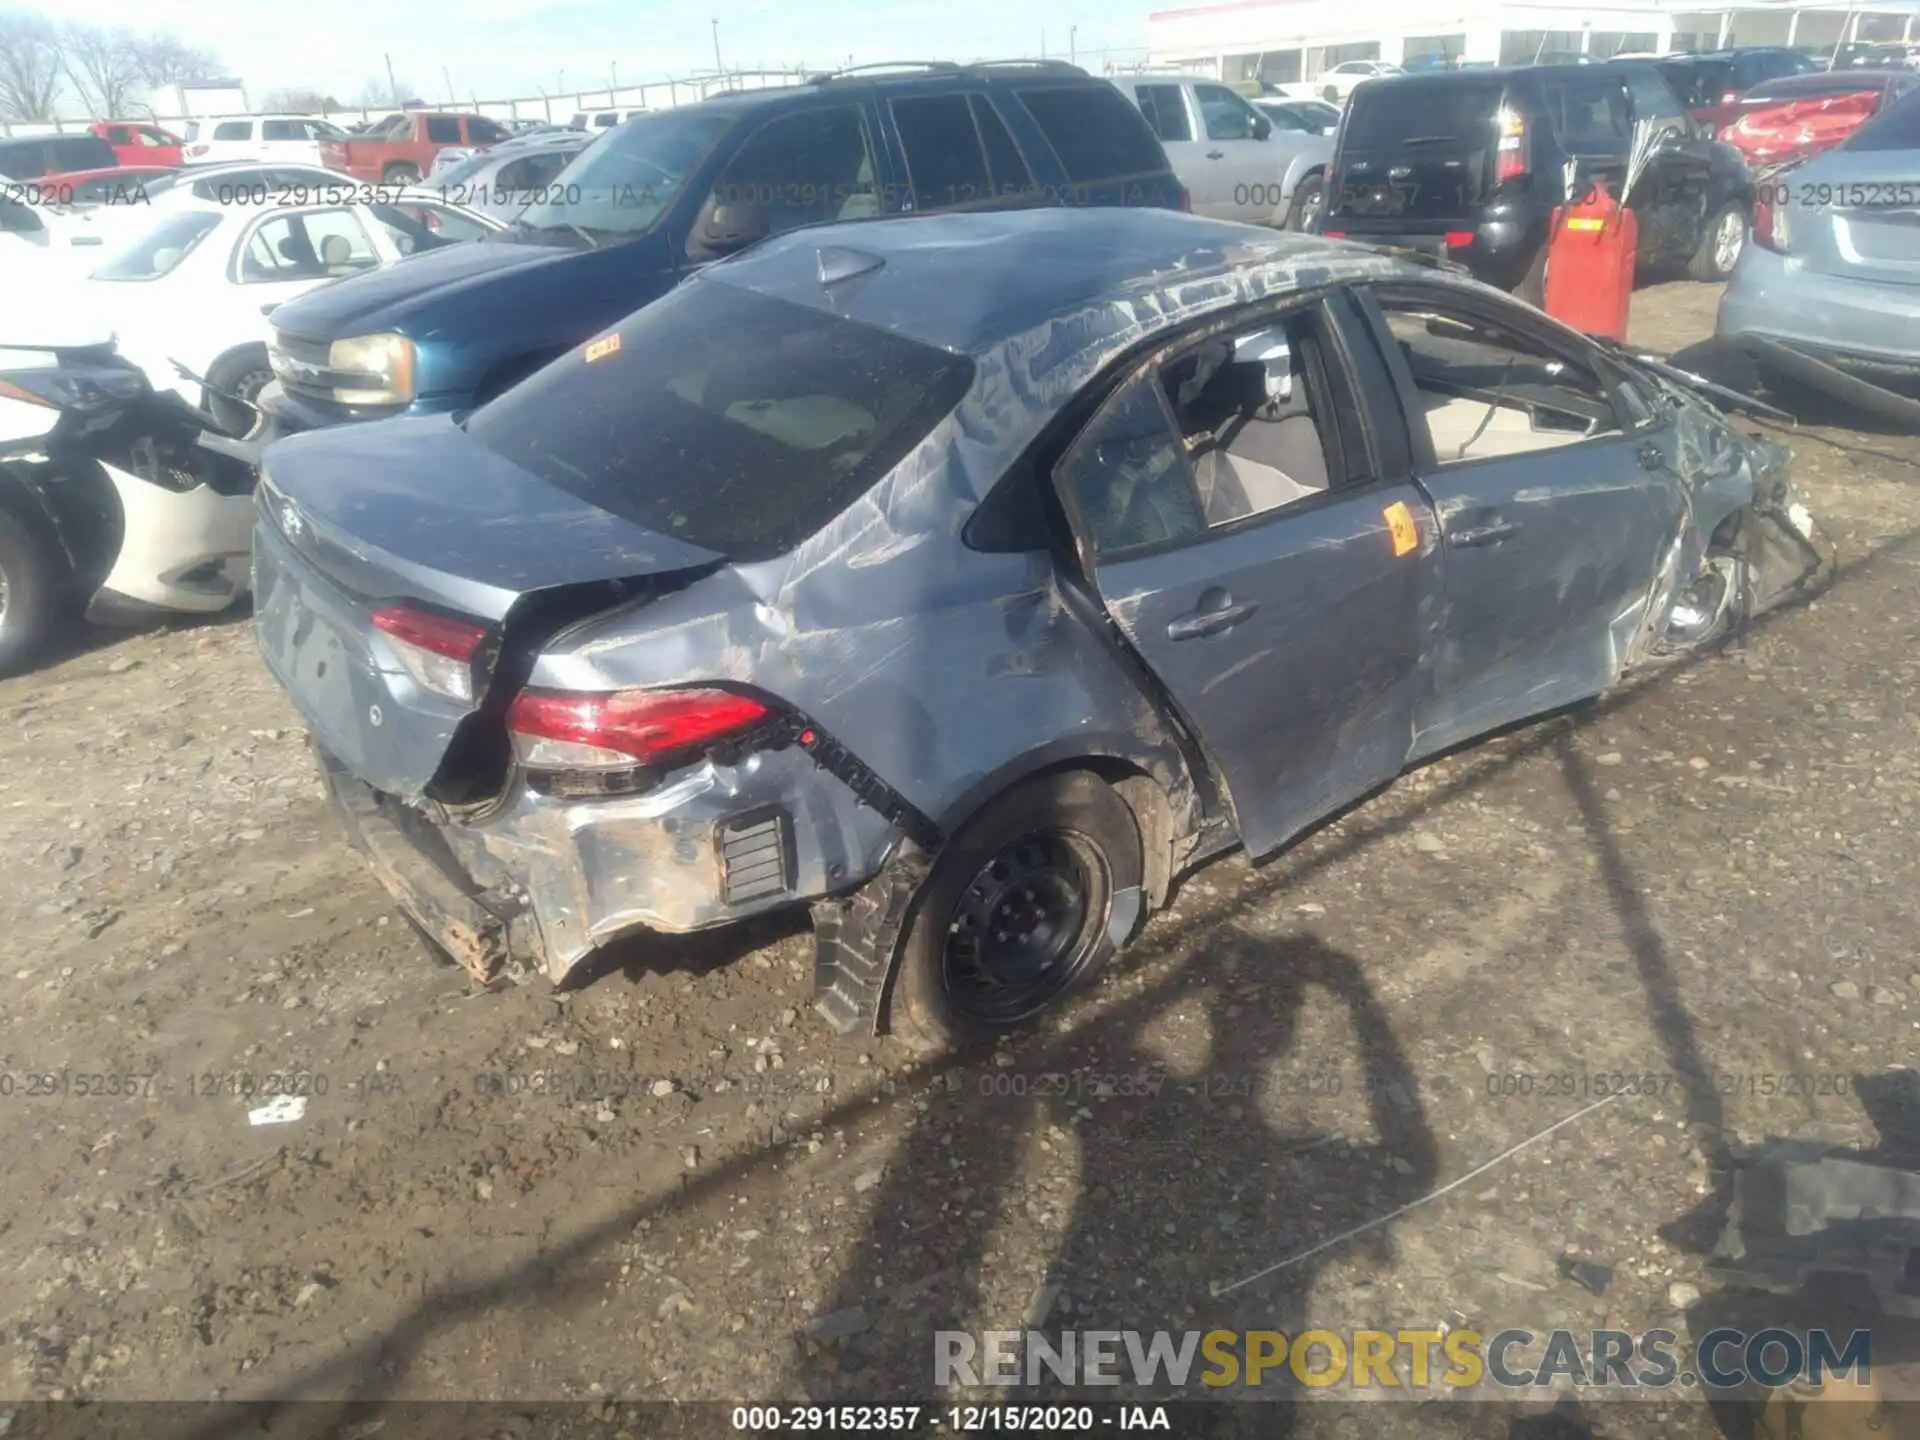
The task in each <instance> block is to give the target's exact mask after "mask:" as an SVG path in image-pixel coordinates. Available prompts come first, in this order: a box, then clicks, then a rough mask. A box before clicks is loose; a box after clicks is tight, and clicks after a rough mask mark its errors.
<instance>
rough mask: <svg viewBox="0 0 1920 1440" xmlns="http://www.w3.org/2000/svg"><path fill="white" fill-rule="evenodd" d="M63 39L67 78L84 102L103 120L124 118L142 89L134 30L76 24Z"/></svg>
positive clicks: (138, 48) (70, 26)
mask: <svg viewBox="0 0 1920 1440" xmlns="http://www.w3.org/2000/svg"><path fill="white" fill-rule="evenodd" d="M60 39H61V48H62V50H63V52H64V53H63V55H62V63H63V64H64V65H65V67H66V71H67V79H69V80H71V81H72V82H73V88H74V90H75V91H76V92H78V94H79V96H80V100H81V103H82V104H84V105H86V106H87V108H88V109H90V110H91V111H93V113H94V115H95V117H96V118H98V119H101V120H112V119H114V118H115V117H117V116H124V115H125V114H126V113H127V107H128V106H129V105H130V104H131V103H132V101H133V99H134V97H135V96H136V95H138V94H139V93H140V91H141V89H142V88H143V86H142V81H141V70H140V40H139V37H137V36H136V35H135V34H134V33H133V32H132V31H131V30H122V29H117V28H109V27H107V26H104V25H83V24H75V25H69V26H67V27H66V29H65V30H64V31H63V32H62V33H61V37H60Z"/></svg>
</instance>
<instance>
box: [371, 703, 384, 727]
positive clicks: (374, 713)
mask: <svg viewBox="0 0 1920 1440" xmlns="http://www.w3.org/2000/svg"><path fill="white" fill-rule="evenodd" d="M386 718H387V717H386V716H384V715H382V714H381V713H380V707H379V706H378V705H369V706H368V707H367V723H368V724H369V725H371V726H373V728H374V729H376V730H378V729H379V728H380V722H381V721H382V720H384V719H386Z"/></svg>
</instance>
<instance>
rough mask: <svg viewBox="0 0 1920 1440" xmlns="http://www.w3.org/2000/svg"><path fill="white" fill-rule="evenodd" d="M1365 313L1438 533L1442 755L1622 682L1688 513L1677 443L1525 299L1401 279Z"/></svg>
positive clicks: (1424, 743)
mask: <svg viewBox="0 0 1920 1440" xmlns="http://www.w3.org/2000/svg"><path fill="white" fill-rule="evenodd" d="M1368 303H1369V305H1370V306H1372V307H1375V308H1374V310H1373V313H1374V314H1375V315H1377V317H1378V319H1377V333H1378V335H1379V336H1380V338H1381V342H1382V350H1383V353H1385V354H1386V356H1387V358H1388V362H1389V364H1390V365H1391V366H1392V368H1393V369H1394V371H1395V374H1396V376H1397V378H1398V380H1399V382H1400V385H1401V394H1402V408H1403V410H1404V412H1405V413H1406V415H1407V417H1408V425H1409V429H1410V431H1411V432H1412V448H1413V454H1414V465H1415V467H1416V470H1417V472H1418V475H1419V483H1420V486H1421V488H1422V489H1423V490H1424V491H1425V493H1426V495H1427V497H1428V499H1429V500H1430V501H1431V502H1432V505H1433V509H1434V512H1435V514H1436V515H1437V517H1438V522H1439V528H1440V533H1441V537H1442V543H1441V547H1440V551H1439V572H1440V575H1439V578H1440V587H1441V604H1440V606H1439V609H1438V611H1437V612H1436V613H1437V614H1438V615H1439V616H1441V617H1442V618H1441V622H1440V632H1439V634H1438V635H1436V636H1435V637H1434V640H1433V652H1432V673H1433V692H1432V694H1431V695H1430V696H1428V697H1426V698H1425V699H1424V700H1423V702H1422V704H1421V707H1420V710H1419V715H1418V727H1417V728H1418V732H1419V739H1418V743H1417V745H1416V747H1415V748H1416V753H1418V754H1433V753H1436V752H1438V751H1441V750H1444V749H1446V748H1447V747H1448V746H1451V745H1455V744H1458V743H1459V742H1460V741H1462V740H1466V739H1469V738H1471V737H1472V736H1475V735H1478V734H1482V733H1484V732H1486V731H1489V730H1493V729H1497V728H1498V727H1500V726H1502V725H1506V724H1510V723H1511V722H1513V721H1515V720H1521V719H1524V718H1526V717H1528V716H1530V715H1537V714H1541V713H1544V712H1545V711H1548V710H1552V709H1555V708H1557V707H1559V706H1562V705H1568V704H1571V703H1573V702H1574V701H1576V700H1581V699H1584V698H1586V697H1587V696H1590V695H1596V694H1598V693H1599V692H1600V691H1602V690H1604V689H1606V688H1607V687H1608V686H1609V685H1611V684H1613V683H1614V681H1615V680H1617V679H1618V678H1619V674H1620V668H1621V664H1622V660H1623V657H1624V656H1625V655H1626V654H1627V653H1628V651H1629V648H1630V647H1631V646H1632V644H1633V643H1634V641H1635V639H1636V637H1637V636H1638V635H1639V633H1640V630H1641V627H1642V625H1643V624H1644V622H1645V620H1646V615H1647V609H1648V605H1647V601H1648V597H1649V594H1650V592H1651V591H1652V590H1653V588H1654V581H1655V572H1656V569H1657V566H1658V564H1659V561H1660V558H1661V556H1662V555H1663V554H1664V553H1665V552H1666V549H1667V546H1668V544H1669V542H1670V541H1672V539H1673V538H1674V537H1675V536H1677V535H1678V534H1679V533H1680V526H1681V522H1682V520H1683V519H1684V517H1685V513H1686V500H1685V495H1684V486H1683V484H1682V482H1681V481H1680V479H1679V477H1678V473H1677V471H1676V470H1675V468H1674V467H1675V465H1676V464H1677V463H1678V460H1677V455H1676V447H1677V443H1678V442H1677V441H1676V439H1675V437H1674V436H1673V434H1672V430H1671V422H1670V421H1663V420H1662V419H1661V418H1660V417H1658V416H1656V415H1655V414H1654V413H1653V411H1652V410H1651V409H1650V408H1649V407H1647V406H1646V405H1645V404H1644V402H1641V401H1639V400H1638V399H1637V397H1636V396H1635V395H1634V394H1633V392H1631V391H1622V390H1620V389H1618V388H1617V387H1616V385H1615V383H1614V382H1613V381H1612V380H1611V379H1610V378H1609V377H1607V376H1606V375H1603V374H1602V372H1601V371H1600V370H1599V369H1598V368H1597V367H1596V364H1595V361H1594V358H1593V356H1592V355H1591V354H1590V353H1589V352H1587V351H1586V350H1585V349H1584V348H1582V347H1580V346H1579V345H1578V344H1577V343H1576V342H1574V341H1572V340H1571V338H1570V337H1567V336H1565V335H1563V334H1559V333H1557V332H1556V331H1555V330H1554V329H1553V328H1552V327H1551V326H1550V325H1549V324H1547V323H1544V322H1542V321H1540V319H1539V317H1538V316H1537V314H1536V312H1533V311H1532V310H1530V309H1529V308H1528V307H1526V306H1524V305H1522V304H1520V303H1519V302H1517V301H1511V300H1507V299H1505V298H1504V297H1501V296H1497V295H1492V294H1486V295H1482V294H1479V293H1473V294H1469V293H1467V292H1465V291H1463V290H1461V289H1458V288H1455V287H1446V286H1437V285H1435V286H1428V285H1417V284H1405V285H1395V286H1391V287H1389V286H1384V285H1383V286H1380V287H1378V288H1377V289H1376V290H1375V291H1374V292H1373V294H1372V295H1371V297H1370V298H1369V302H1368Z"/></svg>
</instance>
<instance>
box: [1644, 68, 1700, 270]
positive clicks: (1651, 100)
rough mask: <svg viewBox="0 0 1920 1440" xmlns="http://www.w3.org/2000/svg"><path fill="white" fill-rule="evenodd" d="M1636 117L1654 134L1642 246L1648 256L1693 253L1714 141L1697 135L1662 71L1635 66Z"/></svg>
mask: <svg viewBox="0 0 1920 1440" xmlns="http://www.w3.org/2000/svg"><path fill="white" fill-rule="evenodd" d="M1627 89H1628V92H1629V94H1630V95H1631V96H1632V99H1633V118H1634V121H1635V122H1636V123H1637V124H1643V125H1645V126H1647V127H1648V128H1649V129H1650V130H1652V131H1653V134H1654V137H1655V138H1654V147H1655V148H1654V150H1653V153H1652V154H1651V156H1650V157H1649V158H1648V161H1647V172H1646V177H1645V179H1644V180H1643V182H1642V183H1641V185H1640V186H1639V187H1638V188H1639V190H1640V191H1641V192H1643V195H1644V197H1645V198H1644V200H1643V201H1642V204H1643V205H1644V207H1645V213H1646V215H1647V217H1648V218H1647V223H1645V224H1643V226H1642V236H1643V238H1642V241H1641V248H1642V250H1644V251H1645V252H1646V253H1647V254H1648V255H1649V256H1650V257H1659V258H1668V257H1680V256H1686V255H1691V254H1692V253H1693V250H1694V247H1695V246H1696V245H1697V244H1699V240H1700V227H1701V226H1702V225H1704V224H1705V223H1706V219H1707V215H1706V210H1707V202H1708V200H1709V198H1710V197H1711V191H1712V187H1713V158H1712V145H1713V142H1712V141H1710V140H1708V139H1706V138H1705V137H1703V136H1701V135H1699V134H1697V133H1696V132H1695V128H1694V126H1693V123H1692V122H1691V121H1690V120H1688V118H1687V112H1686V111H1685V110H1684V109H1683V108H1682V107H1681V104H1680V98H1679V96H1677V95H1675V94H1674V93H1673V90H1672V89H1671V87H1669V86H1668V84H1667V82H1666V81H1665V80H1663V79H1661V78H1660V75H1659V72H1658V71H1656V70H1654V69H1652V68H1651V67H1647V68H1642V67H1640V66H1637V65H1636V66H1634V67H1633V68H1632V69H1631V70H1630V71H1629V72H1628V76H1627Z"/></svg>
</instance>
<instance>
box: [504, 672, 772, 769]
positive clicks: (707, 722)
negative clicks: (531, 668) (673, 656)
mask: <svg viewBox="0 0 1920 1440" xmlns="http://www.w3.org/2000/svg"><path fill="white" fill-rule="evenodd" d="M771 713H772V712H771V711H769V710H768V709H767V707H766V706H765V705H764V704H762V703H761V702H760V701H758V700H755V699H754V698H753V697H752V696H750V695H738V694H735V693H734V692H733V691H731V690H710V689H689V690H610V691H601V692H592V693H578V692H572V691H558V690H525V691H522V692H521V694H520V695H519V696H518V697H517V698H516V699H515V700H514V702H513V705H512V707H511V708H510V709H509V710H508V711H507V730H508V731H509V733H511V735H512V736H513V750H514V754H515V755H517V756H518V757H519V759H520V763H521V764H522V765H525V766H527V767H528V768H529V769H533V770H630V769H632V768H633V767H635V766H637V765H650V764H652V763H654V762H655V761H657V760H660V759H662V758H664V757H666V756H669V755H674V754H678V753H684V752H686V751H690V750H695V749H698V748H699V747H700V746H702V745H707V744H711V743H713V742H714V741H716V740H724V739H727V738H729V737H731V736H735V735H739V734H741V733H743V732H745V731H747V730H751V729H752V728H753V727H754V726H755V725H758V724H759V723H760V722H761V721H763V720H765V719H766V718H767V716H768V715H769V714H771Z"/></svg>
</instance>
